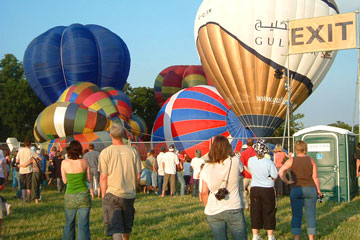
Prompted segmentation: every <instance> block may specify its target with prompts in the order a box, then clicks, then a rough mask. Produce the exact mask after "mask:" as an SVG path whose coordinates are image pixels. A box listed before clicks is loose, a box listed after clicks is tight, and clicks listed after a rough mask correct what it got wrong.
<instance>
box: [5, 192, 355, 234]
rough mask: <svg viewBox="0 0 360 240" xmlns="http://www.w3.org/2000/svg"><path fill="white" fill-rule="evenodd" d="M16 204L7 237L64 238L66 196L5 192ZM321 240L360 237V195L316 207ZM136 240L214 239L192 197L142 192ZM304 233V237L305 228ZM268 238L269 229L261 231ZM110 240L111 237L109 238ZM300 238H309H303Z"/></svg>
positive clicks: (281, 211) (283, 217)
mask: <svg viewBox="0 0 360 240" xmlns="http://www.w3.org/2000/svg"><path fill="white" fill-rule="evenodd" d="M1 195H2V196H4V197H5V198H6V199H7V201H8V202H9V203H10V204H12V207H13V211H12V214H11V216H9V217H5V219H4V223H3V239H22V240H23V239H39V240H42V239H46V240H55V239H61V237H62V230H63V227H64V224H65V217H64V211H63V194H59V193H57V191H56V190H55V186H51V187H48V188H46V189H45V190H43V192H42V199H43V200H42V201H41V202H40V204H39V205H36V204H34V203H27V204H23V203H22V201H21V200H18V199H15V198H14V197H13V196H14V192H13V191H11V189H10V188H9V187H8V188H7V189H5V190H4V191H2V192H1ZM317 207H318V208H317V209H318V212H317V216H318V217H317V219H318V239H343V240H345V239H360V197H359V196H358V197H356V198H354V199H353V200H352V201H351V202H349V203H341V204H338V203H333V202H324V203H322V204H318V205H317ZM135 208H136V214H135V224H134V228H133V233H132V236H131V237H132V239H167V240H170V239H212V235H211V231H210V228H209V226H208V224H207V222H206V219H205V215H204V212H203V210H204V208H203V206H202V203H200V202H199V201H198V199H195V198H192V197H191V196H188V195H187V196H184V197H180V196H176V197H173V198H170V197H166V198H163V199H162V198H160V197H158V196H156V195H144V194H138V196H137V199H136V202H135ZM101 212H102V208H101V201H100V200H95V201H93V207H92V209H91V215H90V231H91V238H92V239H109V238H106V237H105V234H104V226H103V224H102V214H101ZM245 217H246V224H247V230H248V236H249V239H251V238H250V237H252V235H251V229H250V217H249V212H248V211H245ZM276 217H277V227H276V231H275V234H276V236H277V238H278V239H291V226H290V222H291V210H290V202H289V198H288V197H283V198H281V199H279V204H278V210H277V215H276ZM303 232H304V233H306V229H305V224H303ZM261 235H262V237H263V238H264V239H267V238H265V235H266V234H265V231H264V230H262V231H261ZM110 239H111V238H110ZM302 239H307V238H306V236H305V235H304V234H303V236H302Z"/></svg>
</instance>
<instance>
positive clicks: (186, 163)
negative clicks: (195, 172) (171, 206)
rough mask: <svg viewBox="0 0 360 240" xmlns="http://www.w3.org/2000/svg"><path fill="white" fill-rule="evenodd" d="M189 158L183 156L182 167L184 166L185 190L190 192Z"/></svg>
mask: <svg viewBox="0 0 360 240" xmlns="http://www.w3.org/2000/svg"><path fill="white" fill-rule="evenodd" d="M190 162H191V159H190V158H185V161H184V164H183V167H184V180H185V186H186V192H187V193H190V192H191V185H190V179H191V163H190Z"/></svg>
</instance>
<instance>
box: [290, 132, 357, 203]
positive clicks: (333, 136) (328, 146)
mask: <svg viewBox="0 0 360 240" xmlns="http://www.w3.org/2000/svg"><path fill="white" fill-rule="evenodd" d="M349 133H351V132H349V131H347V130H344V129H340V128H336V127H330V126H314V127H310V128H307V129H303V130H301V131H299V132H297V133H295V134H294V141H296V140H304V141H305V142H306V143H307V145H308V149H307V155H308V156H310V157H312V158H313V159H314V160H315V162H316V165H317V168H318V176H319V180H320V189H321V191H322V193H325V194H326V199H329V200H331V201H337V202H341V201H344V200H347V201H350V199H351V197H350V195H349V194H350V189H348V188H349V186H350V182H349V181H350V179H349V166H348V164H347V163H348V157H347V156H348V154H347V153H346V150H344V149H345V148H346V146H347V137H346V135H347V134H349ZM339 146H340V148H339ZM344 151H345V152H344ZM340 155H341V159H342V160H340ZM344 158H345V159H344ZM344 162H345V166H344ZM344 181H345V182H344Z"/></svg>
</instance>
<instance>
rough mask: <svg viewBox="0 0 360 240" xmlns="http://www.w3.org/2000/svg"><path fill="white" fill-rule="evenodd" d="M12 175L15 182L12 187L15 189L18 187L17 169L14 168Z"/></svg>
mask: <svg viewBox="0 0 360 240" xmlns="http://www.w3.org/2000/svg"><path fill="white" fill-rule="evenodd" d="M12 174H13V181H12V187H13V188H15V187H17V186H18V184H19V183H18V180H17V178H16V169H15V167H14V168H13V171H12Z"/></svg>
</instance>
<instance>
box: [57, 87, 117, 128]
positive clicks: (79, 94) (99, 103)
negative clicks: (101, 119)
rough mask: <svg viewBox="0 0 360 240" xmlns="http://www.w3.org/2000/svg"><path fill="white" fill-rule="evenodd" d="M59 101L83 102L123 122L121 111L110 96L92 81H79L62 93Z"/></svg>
mask: <svg viewBox="0 0 360 240" xmlns="http://www.w3.org/2000/svg"><path fill="white" fill-rule="evenodd" d="M58 102H73V103H77V104H82V105H84V106H86V107H88V108H89V109H92V110H94V111H97V112H99V113H100V114H103V115H105V116H106V117H108V118H110V120H112V121H114V122H119V123H120V122H121V120H120V118H119V112H118V110H117V108H116V107H115V105H114V102H113V101H112V100H111V99H110V96H109V95H108V94H107V93H106V92H104V91H103V90H101V89H100V88H99V87H98V86H96V85H95V84H93V83H90V82H78V83H75V84H73V85H71V86H70V87H68V88H67V89H65V91H64V92H63V93H62V94H61V95H60V97H59V99H58Z"/></svg>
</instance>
